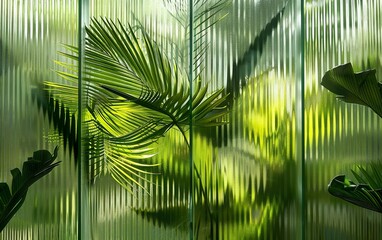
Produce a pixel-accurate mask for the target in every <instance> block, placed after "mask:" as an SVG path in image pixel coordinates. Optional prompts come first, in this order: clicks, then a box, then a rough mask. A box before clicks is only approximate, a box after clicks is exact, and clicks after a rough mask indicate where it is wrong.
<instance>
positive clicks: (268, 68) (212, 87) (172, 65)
mask: <svg viewBox="0 0 382 240" xmlns="http://www.w3.org/2000/svg"><path fill="white" fill-rule="evenodd" d="M78 6H82V7H81V8H79V7H78ZM302 6H303V7H302ZM102 17H105V19H110V20H111V21H113V22H114V23H117V22H118V21H120V22H121V23H122V25H123V26H124V27H125V29H128V28H129V27H131V29H129V30H127V35H129V36H132V35H131V34H132V33H134V34H136V36H137V39H138V40H137V43H135V44H132V45H133V46H135V47H140V49H141V50H142V53H143V55H145V56H146V57H148V58H147V59H151V61H152V60H153V59H155V56H148V53H149V52H150V46H149V45H147V42H145V41H144V39H145V36H148V38H147V39H149V40H148V41H152V42H151V43H152V44H153V45H152V46H154V47H155V46H158V52H156V54H157V55H156V56H158V55H161V56H162V57H163V58H166V59H168V60H169V69H170V72H171V74H172V75H171V76H172V78H171V84H170V85H171V87H172V88H173V89H175V91H174V93H180V92H181V91H182V90H184V89H182V88H181V87H180V86H179V85H175V83H176V82H177V81H182V82H183V83H184V86H187V87H190V89H191V91H190V93H189V95H186V98H185V99H188V97H193V96H194V95H195V93H197V92H198V91H200V89H199V90H198V84H199V83H201V86H208V89H207V90H206V92H207V96H209V95H211V94H212V93H213V92H214V91H217V90H220V89H222V92H221V94H220V95H219V96H223V95H224V94H228V97H227V99H226V101H224V102H222V103H221V105H222V106H224V105H227V106H228V108H229V110H230V112H229V114H228V115H224V116H222V119H223V120H224V121H225V124H222V125H220V126H208V127H207V126H206V125H203V124H201V125H202V126H201V125H200V124H198V122H197V120H195V118H194V121H193V122H187V121H186V124H185V126H175V125H176V124H172V125H169V126H170V127H169V128H171V129H170V130H169V131H167V132H166V131H164V132H163V134H162V135H163V136H160V137H159V138H157V139H155V141H154V143H152V144H151V145H145V146H144V147H142V148H134V147H132V146H131V145H129V141H130V140H131V139H129V138H125V139H124V140H126V142H122V143H121V142H118V143H116V142H115V141H114V140H115V139H116V138H118V137H121V136H124V134H126V136H132V135H128V134H130V133H131V132H134V131H133V130H134V126H136V125H134V124H136V123H137V122H138V123H139V122H140V121H141V119H145V118H144V115H146V117H147V115H148V116H150V114H151V115H152V116H157V115H156V114H157V113H156V112H155V111H156V110H157V109H153V108H152V107H151V108H150V107H147V105H146V106H143V107H142V106H141V107H142V108H134V107H137V106H133V104H134V101H136V99H134V98H132V97H131V96H133V97H134V94H131V95H130V96H127V97H119V98H116V99H114V100H115V102H116V103H117V104H116V105H113V106H112V107H113V111H114V112H113V113H114V115H113V116H111V117H112V118H111V119H118V118H126V119H127V120H126V122H128V124H127V125H123V124H121V122H119V120H116V121H109V122H108V119H106V118H105V116H107V114H106V111H107V110H109V109H108V108H104V109H102V108H103V107H105V105H102V97H105V96H106V95H102V91H100V90H105V89H102V87H101V88H98V92H97V91H95V89H96V88H93V86H94V85H92V84H93V83H89V82H91V81H94V79H92V78H96V77H97V76H95V75H93V76H92V77H89V76H88V75H87V74H89V72H86V70H84V69H86V68H87V67H89V65H85V66H83V67H84V69H83V70H84V71H83V72H82V73H83V74H84V75H82V84H83V85H82V86H83V89H82V95H81V96H80V97H79V96H78V95H77V93H78V88H77V84H78V82H77V74H78V70H77V67H78V62H77V60H76V58H77V56H78V55H79V56H80V57H81V58H82V60H84V61H85V62H86V61H88V62H86V63H87V64H89V63H90V62H89V59H85V58H83V57H84V56H86V54H85V52H84V51H80V53H76V51H71V50H73V49H72V48H69V49H68V48H65V47H64V46H63V45H62V44H68V45H72V46H77V45H78V38H79V36H80V35H79V33H78V28H79V27H78V24H79V21H78V18H81V21H82V24H83V25H85V24H86V25H87V26H89V23H90V22H91V21H92V19H98V20H99V21H102ZM0 18H1V21H0V26H1V29H0V59H1V62H0V133H1V136H0V181H1V182H4V181H5V182H7V183H9V184H10V183H11V180H12V175H11V174H10V170H11V169H13V168H15V167H19V168H20V167H21V166H22V163H23V162H24V161H25V160H26V159H27V158H28V157H30V156H31V155H32V153H33V152H34V151H36V150H38V149H48V150H50V151H52V150H53V148H54V147H55V146H56V145H59V146H60V150H59V157H58V160H59V161H62V163H61V164H60V166H58V167H57V168H56V169H54V170H53V171H52V173H50V174H49V175H48V176H46V177H44V178H43V179H41V180H40V181H38V182H37V183H35V184H34V185H32V186H31V187H30V189H29V192H28V195H27V198H26V200H25V203H24V205H23V206H22V208H21V209H20V210H19V212H18V213H17V214H16V215H15V217H14V218H13V219H12V220H11V221H10V223H9V224H8V225H7V226H6V228H5V229H4V231H3V232H2V233H0V239H78V238H79V237H82V239H166V240H167V239H378V238H379V236H380V235H381V230H380V227H379V226H380V225H381V221H382V219H381V216H380V214H378V213H374V212H372V211H369V210H365V209H362V208H360V207H356V206H354V205H351V204H349V203H346V202H344V201H342V200H339V199H336V198H334V197H332V196H331V195H330V194H329V193H328V192H327V185H328V183H329V181H330V180H331V179H332V178H333V177H335V176H336V175H339V174H346V175H347V176H349V177H350V178H352V177H353V176H352V175H351V171H350V170H351V169H355V167H356V165H362V166H368V164H369V163H372V162H377V161H380V160H381V157H380V156H381V151H382V150H381V149H382V145H381V143H382V142H381V140H380V139H381V138H380V133H381V128H382V126H381V124H382V122H381V119H380V118H379V117H378V116H377V115H376V114H375V113H373V112H372V111H371V110H369V109H367V108H366V107H361V106H356V105H351V104H345V103H342V102H339V101H337V100H336V98H335V95H334V94H332V93H330V92H329V91H327V90H326V89H324V88H323V87H321V85H320V82H321V79H322V76H323V74H324V73H325V72H326V71H328V70H329V69H331V68H333V67H335V66H337V65H339V64H344V63H347V62H351V63H352V64H353V67H354V69H355V70H356V71H361V70H364V69H368V68H375V69H376V70H377V71H376V72H377V79H379V80H380V79H381V77H382V58H381V52H382V49H381V48H382V25H381V18H382V3H381V1H380V0H364V1H359V0H321V1H318V0H317V1H312V0H307V1H300V0H285V1H284V0H226V1H225V0H214V1H209V0H208V1H205V0H192V1H177V0H174V1H173V0H144V1H142V0H131V1H125V0H112V1H110V0H102V1H100V0H97V1H96V0H89V1H85V0H83V1H70V0H69V1H54V0H49V1H37V0H33V1H28V2H26V1H16V0H14V1H13V0H5V1H1V3H0ZM117 25H118V23H117ZM145 34H147V35H145ZM87 36H89V35H87ZM147 39H146V40H147ZM108 43H109V44H114V43H115V42H113V41H109V42H108ZM87 44H89V42H87ZM137 49H138V48H137ZM58 51H62V52H65V53H67V54H74V57H73V58H72V59H71V58H70V57H69V58H68V56H64V55H62V54H61V55H60V54H58V53H57V52H58ZM87 51H88V52H89V50H87ZM113 54H115V55H118V54H120V53H118V52H113V53H111V55H113ZM138 55H139V53H137V52H135V53H134V54H133V57H134V59H135V58H138ZM93 57H94V56H93ZM105 59H107V61H106V63H113V64H120V65H123V64H125V65H126V69H128V70H129V69H132V68H134V66H133V67H132V66H131V65H130V66H127V65H128V64H126V62H124V61H115V62H110V58H105ZM55 60H58V61H60V62H61V63H66V64H67V65H65V64H64V65H62V64H60V63H59V64H55V63H54V61H55ZM108 61H109V62H108ZM149 61H150V60H148V62H149ZM140 64H141V65H139V67H137V68H135V73H134V74H136V75H139V74H141V73H140V71H141V70H142V69H143V68H144V67H145V66H144V63H142V62H141V63H140ZM90 65H91V64H90ZM148 65H150V66H152V62H149V63H148ZM108 66H110V65H108ZM164 68H165V67H163V69H164ZM113 69H117V68H113ZM54 70H58V71H63V72H67V73H71V74H73V75H63V74H61V76H59V74H57V72H55V71H54ZM99 70H100V71H102V70H105V68H104V65H102V66H99ZM118 70H121V69H118ZM92 71H97V69H93V70H92ZM176 71H178V75H176V74H175V73H176ZM125 73H126V72H124V71H117V70H116V71H115V74H116V75H115V76H116V77H115V79H114V80H115V81H116V82H118V81H119V80H120V79H121V78H123V77H124V76H126V75H123V74H125ZM102 74H103V72H102ZM102 76H104V75H101V77H100V79H101V84H100V85H102V84H104V82H102V80H103V79H106V77H104V78H102ZM113 76H114V75H113ZM162 76H163V75H162ZM176 76H178V79H177V78H176ZM144 77H146V78H150V77H152V76H149V75H145V76H144ZM155 77H157V78H158V79H159V78H161V74H159V73H157V75H155ZM131 79H133V77H131ZM44 81H48V82H50V83H49V84H48V85H45V87H47V86H49V89H50V91H51V93H53V94H54V95H53V97H54V98H55V99H57V100H58V101H60V102H58V103H57V104H58V105H57V106H56V105H51V106H50V107H51V108H53V110H54V114H53V115H52V118H53V120H51V123H49V120H48V116H47V115H49V114H47V113H46V112H48V113H49V110H48V109H46V112H45V113H44V111H43V109H44V106H43V105H42V107H41V106H40V108H39V107H38V104H37V102H36V101H37V100H33V99H34V98H33V96H35V95H34V91H35V90H36V89H39V88H38V86H39V85H38V83H42V82H44ZM159 81H160V80H158V82H159ZM128 83H129V84H130V82H128ZM59 84H62V85H59ZM129 84H126V83H125V85H129ZM131 85H133V84H131ZM62 86H64V88H62ZM123 87H126V86H121V88H123ZM128 87H129V86H128ZM187 87H185V88H187ZM40 90H41V89H40ZM141 90H142V89H139V91H141ZM137 91H138V90H137ZM139 91H138V92H139ZM94 92H96V93H97V94H99V93H100V92H101V94H99V95H95V94H94ZM103 93H104V92H103ZM140 93H141V94H142V96H144V94H145V92H144V91H143V90H142V92H140ZM117 95H118V94H117ZM39 96H40V95H39ZM41 96H44V95H41ZM93 96H97V97H95V98H92V97H93ZM114 97H115V95H114ZM139 97H141V96H139ZM151 97H152V98H153V99H155V96H154V95H153V96H151ZM81 98H82V100H83V102H82V105H81V107H82V112H81V114H82V123H81V127H82V130H83V131H82V134H83V135H82V139H81V142H82V147H83V149H82V155H81V156H82V159H81V161H82V163H83V164H84V169H83V170H84V171H83V172H82V174H83V175H82V176H83V177H84V178H83V179H82V180H83V181H82V180H81V181H79V182H80V183H81V184H80V185H79V186H80V187H81V188H78V186H77V182H78V178H79V172H78V167H76V162H75V161H74V158H75V155H76V154H77V153H78V152H76V151H75V150H73V149H76V147H74V146H76V144H77V142H76V140H75V138H72V135H70V133H73V134H74V135H75V134H76V127H75V126H76V120H77V119H78V116H79V115H78V114H79V112H78V110H77V109H78V106H79V105H78V99H81ZM217 98H218V97H217ZM126 99H129V101H127V100H126ZM174 99H175V98H174ZM48 100H49V99H48ZM98 100H99V102H98ZM174 101H175V100H174ZM185 101H186V100H185ZM115 102H114V103H115ZM127 102H129V103H127ZM131 102H133V103H131ZM195 102H197V101H195ZM195 102H194V103H193V104H195ZM136 103H137V102H136ZM54 104H56V102H54ZM61 104H64V105H61ZM129 104H131V105H129ZM168 104H169V105H171V104H172V103H171V101H169V102H168ZM137 105H139V103H137ZM63 106H64V108H63ZM187 106H190V105H180V107H179V106H177V107H179V109H181V108H183V109H184V108H185V107H187ZM144 107H146V108H147V109H146V110H142V109H144ZM162 107H163V108H165V106H162ZM219 107H220V105H219ZM61 109H64V110H65V111H64V112H61ZM100 109H101V110H105V109H106V110H105V111H104V112H102V111H101V110H100ZM167 110H168V109H167ZM66 111H67V112H66ZM140 111H142V112H140ZM169 111H170V110H169ZM219 111H220V110H216V111H214V112H212V113H211V114H213V113H215V112H219ZM117 113H118V114H117ZM162 113H163V112H162ZM199 113H200V112H199ZM102 114H103V115H102ZM134 114H137V116H138V117H135V118H134ZM63 116H65V117H64V118H62V117H63ZM121 116H122V117H121ZM162 116H163V115H162ZM208 116H211V115H208ZM113 117H116V118H113ZM193 117H197V116H195V115H194V116H193ZM131 119H133V120H131ZM163 119H165V117H163ZM68 120H69V121H68ZM95 120H97V121H95ZM130 120H131V121H130ZM186 120H189V118H187V117H186ZM70 121H72V122H70ZM163 121H164V120H163ZM52 122H53V123H52ZM69 122H70V123H69ZM94 123H95V124H94ZM107 123H108V124H109V125H108V124H107ZM151 123H152V122H151ZM60 124H61V125H60ZM155 124H161V122H160V121H159V122H155ZM188 124H191V128H190V127H189V125H188ZM60 126H61V127H60ZM67 126H70V128H69V129H68V128H67ZM100 126H101V127H100ZM105 126H106V127H105ZM62 127H63V128H62ZM72 127H73V128H72ZM60 128H61V130H59V129H60ZM139 130H140V131H144V128H140V129H139ZM166 130H167V129H166ZM58 132H61V134H59V133H58ZM113 141H114V142H113ZM113 144H115V145H113ZM118 144H119V145H118ZM113 146H114V147H113ZM137 149H138V150H137ZM120 153H123V154H124V155H118V154H120ZM129 154H130V155H129ZM129 157H130V158H129ZM126 159H127V160H128V161H125V160H126ZM124 161H125V162H124ZM132 163H135V165H134V164H132ZM144 164H158V165H155V166H150V167H147V166H146V165H144ZM131 166H133V168H132V167H131ZM121 169H124V171H121ZM123 173H126V174H125V175H123ZM121 174H122V175H121ZM121 179H125V180H126V179H127V180H126V181H125V182H124V181H123V180H122V181H121ZM121 185H124V187H123V186H121ZM79 191H81V192H80V193H81V197H80V198H78V194H79ZM78 199H79V200H80V206H81V207H80V208H78V207H79V206H78V205H77V200H78ZM78 210H80V213H79V212H78ZM77 224H79V225H77ZM77 226H80V228H79V229H77V228H78V227H77Z"/></svg>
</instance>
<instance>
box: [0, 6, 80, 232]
mask: <svg viewBox="0 0 382 240" xmlns="http://www.w3.org/2000/svg"><path fill="white" fill-rule="evenodd" d="M76 8H77V2H76V1H55V0H52V1H50V0H49V1H37V0H36V1H34V0H33V1H13V0H5V1H1V2H0V181H1V182H6V183H8V184H9V185H11V183H12V175H11V172H10V171H11V170H12V169H14V168H19V169H20V170H22V172H23V173H25V171H24V169H22V166H23V162H24V161H26V160H27V159H28V157H32V155H33V152H35V151H37V150H42V149H45V150H48V151H50V152H51V153H53V149H54V148H55V146H59V150H58V157H57V160H56V161H61V163H60V164H59V166H57V167H55V168H54V169H53V170H52V172H50V173H49V174H48V175H46V176H44V177H42V178H41V179H40V180H38V181H37V182H36V183H34V184H33V185H32V186H30V187H29V190H28V193H27V195H26V199H25V201H24V204H23V205H22V207H21V208H20V210H19V211H18V212H17V213H16V215H15V216H14V217H13V218H12V219H11V221H10V222H9V223H8V224H7V225H6V227H5V228H4V230H3V231H2V232H1V233H0V239H76V238H77V224H76V219H77V216H76V205H77V204H76V201H77V174H76V169H75V164H74V157H73V154H71V153H69V151H68V147H67V146H66V147H64V146H63V141H62V140H59V139H60V138H61V136H60V135H62V132H61V134H58V132H57V131H56V130H57V126H56V125H55V124H53V121H52V120H53V112H55V114H54V116H55V117H54V118H56V117H59V116H60V114H59V113H60V111H59V110H58V108H57V109H56V111H54V106H55V105H54V104H53V102H50V103H49V102H48V101H49V97H48V96H47V95H45V94H44V93H45V92H44V91H45V90H44V87H42V84H43V82H45V81H55V82H62V81H63V80H62V79H60V78H59V77H58V75H57V74H56V73H55V71H56V70H60V67H59V66H57V65H56V64H55V63H54V60H59V59H60V56H59V54H58V51H62V50H63V47H62V45H61V44H62V43H66V44H76V41H77V12H76ZM51 104H53V105H51ZM61 117H62V118H64V117H65V114H63V115H61Z"/></svg>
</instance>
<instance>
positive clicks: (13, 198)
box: [0, 147, 60, 232]
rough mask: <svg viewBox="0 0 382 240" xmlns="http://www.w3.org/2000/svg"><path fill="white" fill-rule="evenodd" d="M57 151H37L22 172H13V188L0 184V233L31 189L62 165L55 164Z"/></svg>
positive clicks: (25, 164) (14, 170)
mask: <svg viewBox="0 0 382 240" xmlns="http://www.w3.org/2000/svg"><path fill="white" fill-rule="evenodd" d="M57 151H58V148H57V147H56V148H55V149H54V151H53V155H52V154H51V153H50V152H49V151H47V150H39V151H35V152H34V153H33V156H32V157H30V158H28V160H27V161H25V162H24V164H23V168H22V171H20V169H18V168H15V169H12V170H11V173H12V177H13V179H12V188H10V187H9V186H8V185H7V184H6V183H5V182H2V183H0V232H1V231H2V230H3V229H4V227H5V226H6V225H7V223H8V222H9V221H10V220H11V218H12V217H13V216H14V215H15V214H16V212H17V211H18V210H19V209H20V207H21V206H22V204H23V203H24V201H25V198H26V195H27V192H28V189H29V187H30V186H31V185H32V184H33V183H35V182H36V181H37V180H39V179H40V178H42V177H43V176H45V175H47V174H48V173H49V172H50V171H52V170H53V168H55V167H56V166H58V165H59V164H60V162H55V163H53V161H54V160H55V159H56V157H57Z"/></svg>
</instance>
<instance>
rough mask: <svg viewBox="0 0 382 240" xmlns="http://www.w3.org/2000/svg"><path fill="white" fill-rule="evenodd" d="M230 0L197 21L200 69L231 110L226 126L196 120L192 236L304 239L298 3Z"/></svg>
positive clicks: (202, 79)
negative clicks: (299, 146) (214, 13)
mask: <svg viewBox="0 0 382 240" xmlns="http://www.w3.org/2000/svg"><path fill="white" fill-rule="evenodd" d="M221 2H222V1H221ZM226 3H227V6H226V7H224V8H222V9H221V11H220V13H219V14H220V16H224V17H223V18H221V17H220V18H218V19H220V20H219V21H217V22H216V23H215V21H216V19H213V18H201V19H195V20H194V25H195V32H194V36H195V37H194V38H195V39H198V38H199V37H200V38H201V40H199V41H196V42H195V44H194V48H195V50H194V54H195V55H197V56H199V55H200V56H201V57H200V59H201V60H199V61H196V62H195V63H193V66H197V68H196V69H195V70H194V71H195V75H196V74H200V76H201V81H202V82H204V83H206V84H208V85H209V91H210V92H213V91H214V90H218V89H222V95H224V94H228V96H227V97H226V102H224V103H223V104H221V106H222V107H228V109H229V114H228V115H225V116H223V118H224V119H225V121H226V124H223V125H221V126H218V127H210V128H208V127H206V126H199V125H197V126H194V131H193V139H192V140H193V160H194V162H195V169H197V171H199V174H200V180H199V176H198V175H197V174H195V181H194V182H195V186H196V187H195V188H194V196H195V206H194V208H195V212H194V218H193V220H194V236H195V238H196V239H284V238H285V239H298V238H299V237H300V230H301V229H300V213H301V211H300V201H299V199H300V195H299V194H300V193H299V190H298V189H299V184H300V173H299V169H300V168H299V166H300V162H299V161H301V158H298V154H297V144H299V143H300V141H299V140H298V137H299V133H298V129H297V126H296V125H297V124H299V122H300V121H301V119H299V117H298V116H299V115H298V114H297V113H296V112H297V109H298V104H299V99H298V95H297V94H296V89H297V87H298V86H299V84H300V82H301V79H300V72H299V70H298V69H299V67H300V63H299V51H300V45H299V35H298V34H299V33H298V31H299V30H298V29H299V27H300V25H299V24H300V20H299V16H300V15H299V14H298V13H299V7H298V6H299V5H298V3H297V1H296V2H293V1H245V0H236V1H235V0H234V1H226ZM195 11H197V10H195ZM195 16H197V12H196V13H195ZM202 31H203V32H202ZM200 46H201V47H200ZM199 51H200V52H199ZM198 54H199V55H198ZM195 171H196V170H195Z"/></svg>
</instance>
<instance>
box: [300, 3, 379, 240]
mask: <svg viewBox="0 0 382 240" xmlns="http://www.w3.org/2000/svg"><path fill="white" fill-rule="evenodd" d="M305 11H306V12H305V24H306V28H305V29H306V32H305V53H306V54H305V57H304V59H305V69H306V74H305V119H306V122H305V157H306V160H305V162H306V180H307V181H306V198H307V203H306V206H307V223H306V239H379V238H380V236H381V228H380V226H381V220H382V218H381V215H380V214H379V213H376V212H373V211H370V210H366V209H364V208H361V207H357V206H354V205H352V204H350V203H347V202H345V201H342V200H340V199H337V198H334V197H333V196H331V195H329V194H328V192H327V185H328V183H329V181H330V180H331V179H332V178H334V177H335V176H336V175H339V174H346V176H348V177H349V178H350V179H352V180H353V181H355V182H357V181H356V179H355V178H354V176H353V175H352V173H351V171H350V170H356V169H357V167H356V166H357V165H361V166H364V167H367V166H370V163H373V162H374V163H376V162H378V161H380V160H381V149H382V148H381V147H382V145H381V144H382V142H381V126H382V125H381V124H382V122H381V119H380V118H379V117H378V116H377V115H376V114H375V113H374V112H373V111H372V110H370V109H369V108H367V107H364V106H359V105H354V104H349V103H344V102H340V101H337V100H336V98H335V95H334V94H332V93H330V92H329V91H328V90H326V89H324V88H323V87H321V85H320V82H321V79H322V77H323V75H324V73H325V72H326V71H328V70H329V69H332V68H333V67H335V66H337V65H340V64H345V63H348V62H350V63H351V64H352V65H353V68H354V71H355V72H358V71H362V70H366V69H370V68H373V69H376V75H377V79H378V80H379V81H381V77H382V65H381V60H382V59H381V52H382V49H381V46H382V35H381V33H382V25H381V16H382V3H381V1H379V0H365V1H356V0H349V1H331V0H330V1H327V0H325V1H306V4H305Z"/></svg>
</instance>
